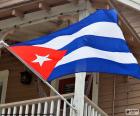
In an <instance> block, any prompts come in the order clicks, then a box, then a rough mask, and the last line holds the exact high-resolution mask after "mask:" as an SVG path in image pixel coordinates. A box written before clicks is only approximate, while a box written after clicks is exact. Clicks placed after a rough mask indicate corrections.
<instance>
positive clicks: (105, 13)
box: [16, 10, 118, 45]
mask: <svg viewBox="0 0 140 116" xmlns="http://www.w3.org/2000/svg"><path fill="white" fill-rule="evenodd" d="M95 17H96V18H95ZM97 22H113V23H117V22H118V18H117V14H116V12H115V11H114V10H97V11H96V12H95V13H92V14H91V15H89V16H88V17H86V18H84V19H83V20H81V21H80V22H77V23H75V24H72V25H70V26H68V27H66V28H63V29H61V30H59V31H56V32H54V33H52V34H50V35H45V36H42V37H39V38H36V39H33V40H29V41H25V42H22V43H18V44H16V45H36V44H43V43H46V42H48V41H50V40H52V39H53V38H56V37H58V36H62V35H71V34H73V33H75V32H77V31H79V30H80V29H82V28H84V27H86V26H88V25H90V24H93V23H97Z"/></svg>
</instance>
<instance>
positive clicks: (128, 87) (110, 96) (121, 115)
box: [99, 74, 140, 116]
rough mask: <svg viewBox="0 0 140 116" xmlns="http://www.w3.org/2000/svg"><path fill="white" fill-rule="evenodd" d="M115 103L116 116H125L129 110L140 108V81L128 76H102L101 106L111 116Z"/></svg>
mask: <svg viewBox="0 0 140 116" xmlns="http://www.w3.org/2000/svg"><path fill="white" fill-rule="evenodd" d="M114 79H115V84H114ZM114 87H115V94H114ZM114 95H115V99H114ZM113 101H114V114H115V116H125V109H127V108H139V107H140V80H138V79H135V78H130V77H129V78H127V77H126V76H118V75H109V74H108V75H107V74H100V87H99V106H100V107H101V108H102V109H103V110H104V111H105V112H107V113H108V114H109V115H110V116H112V112H113Z"/></svg>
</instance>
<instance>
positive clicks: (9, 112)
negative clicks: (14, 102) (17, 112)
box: [7, 108, 11, 116]
mask: <svg viewBox="0 0 140 116" xmlns="http://www.w3.org/2000/svg"><path fill="white" fill-rule="evenodd" d="M7 114H8V115H7V116H10V114H11V108H8V112H7Z"/></svg>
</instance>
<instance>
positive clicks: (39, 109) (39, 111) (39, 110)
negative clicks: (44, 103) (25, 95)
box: [37, 103, 41, 116]
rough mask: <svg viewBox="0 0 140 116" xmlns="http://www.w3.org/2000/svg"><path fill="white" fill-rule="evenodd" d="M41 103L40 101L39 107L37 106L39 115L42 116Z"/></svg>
mask: <svg viewBox="0 0 140 116" xmlns="http://www.w3.org/2000/svg"><path fill="white" fill-rule="evenodd" d="M40 113H41V103H38V108H37V116H41V115H40Z"/></svg>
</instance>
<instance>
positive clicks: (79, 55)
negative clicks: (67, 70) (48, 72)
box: [55, 46, 137, 67]
mask: <svg viewBox="0 0 140 116" xmlns="http://www.w3.org/2000/svg"><path fill="white" fill-rule="evenodd" d="M85 58H102V59H107V60H111V61H115V62H118V63H122V64H131V63H137V61H136V59H135V58H134V57H133V55H132V54H131V53H122V52H107V51H102V50H98V49H95V48H91V47H87V46H85V47H81V48H79V49H77V50H75V51H73V52H71V53H70V54H68V55H66V56H64V57H63V58H62V59H61V60H60V61H59V62H58V63H57V64H56V66H55V67H57V66H60V65H63V64H66V63H69V62H72V61H75V60H80V59H85Z"/></svg>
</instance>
